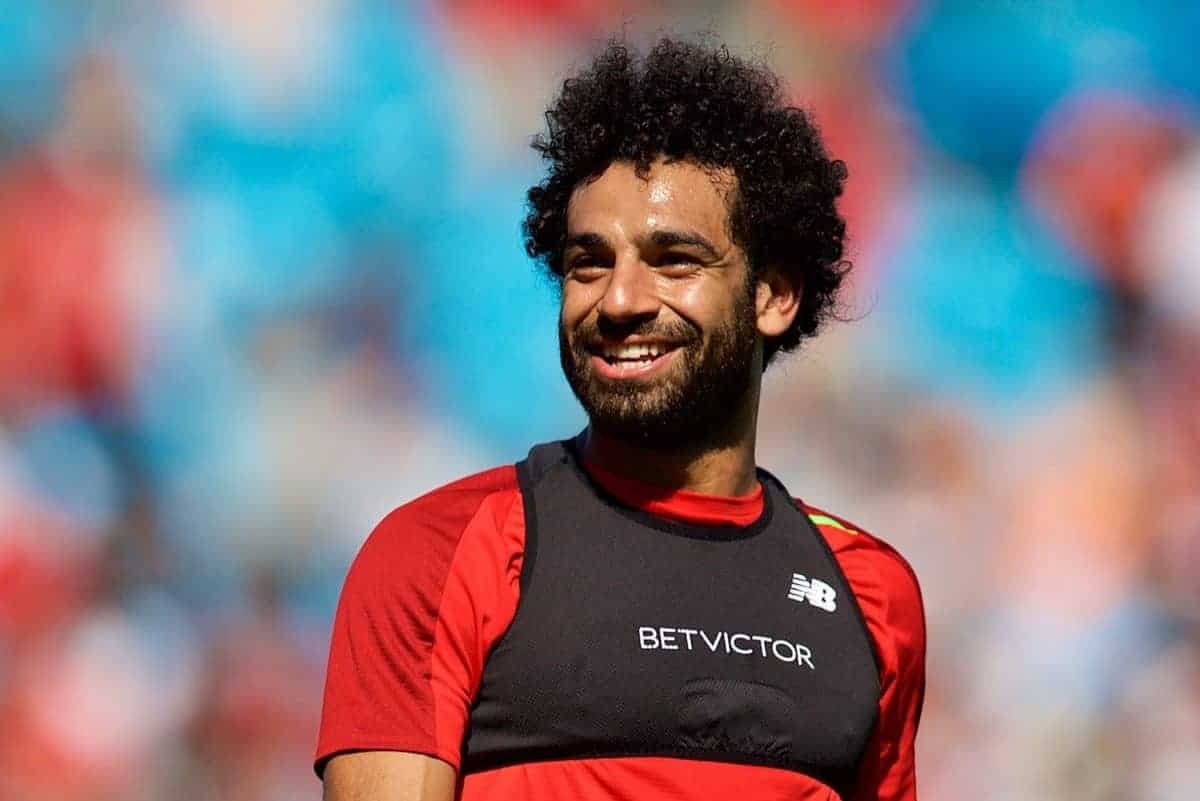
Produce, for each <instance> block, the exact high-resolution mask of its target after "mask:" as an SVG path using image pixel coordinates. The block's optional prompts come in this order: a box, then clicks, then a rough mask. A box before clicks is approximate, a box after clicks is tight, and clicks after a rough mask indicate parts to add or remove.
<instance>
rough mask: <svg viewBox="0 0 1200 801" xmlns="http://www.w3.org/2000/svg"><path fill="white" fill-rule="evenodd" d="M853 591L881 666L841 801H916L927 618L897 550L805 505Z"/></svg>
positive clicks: (913, 577)
mask: <svg viewBox="0 0 1200 801" xmlns="http://www.w3.org/2000/svg"><path fill="white" fill-rule="evenodd" d="M802 508H804V509H805V510H806V511H807V512H808V514H809V517H810V518H811V519H812V520H813V522H814V524H816V525H817V527H818V529H819V530H820V531H821V534H822V535H823V536H824V537H825V539H826V541H827V542H828V543H829V545H830V548H831V550H832V551H833V553H834V556H835V557H836V558H837V560H838V564H839V566H840V567H841V568H842V572H843V573H844V574H845V576H846V579H847V581H848V582H849V583H850V586H851V588H852V589H853V590H854V597H855V599H856V600H857V602H858V605H859V608H860V609H861V610H862V613H863V619H864V621H865V622H866V624H867V630H868V632H869V634H870V636H871V640H872V643H873V645H874V647H875V655H876V657H877V661H878V664H879V683H880V700H879V718H878V722H877V723H876V726H875V731H874V732H873V733H872V735H871V739H870V740H869V741H868V743H867V747H866V750H865V751H864V752H863V757H862V761H861V762H860V765H859V774H858V780H857V781H856V783H855V789H854V791H853V793H852V794H851V795H850V796H849V798H847V800H846V801H916V798H917V776H916V758H915V747H916V737H917V726H918V724H919V723H920V720H921V707H922V704H923V703H924V699H925V611H924V607H923V605H922V601H921V588H920V585H919V584H918V582H917V577H916V574H915V573H914V572H913V570H912V568H911V567H910V566H909V564H908V562H907V561H905V559H904V557H902V556H901V555H900V554H899V553H898V552H897V551H896V550H895V549H893V548H892V547H891V546H889V545H888V544H887V543H885V542H884V541H883V540H881V539H879V538H878V537H875V536H873V535H871V534H869V533H867V532H865V531H863V530H862V529H861V528H859V527H857V526H855V525H854V524H852V523H850V522H848V521H846V520H844V519H842V518H839V517H835V516H833V515H829V514H828V513H826V512H824V511H822V510H820V509H817V508H816V507H812V506H807V505H804V506H803V507H802Z"/></svg>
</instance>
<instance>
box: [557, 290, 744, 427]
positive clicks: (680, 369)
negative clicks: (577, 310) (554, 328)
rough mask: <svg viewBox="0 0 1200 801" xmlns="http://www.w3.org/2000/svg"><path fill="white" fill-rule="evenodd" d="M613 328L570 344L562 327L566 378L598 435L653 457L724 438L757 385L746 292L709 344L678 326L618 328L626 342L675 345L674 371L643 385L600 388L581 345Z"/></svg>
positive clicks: (581, 333) (586, 333) (585, 332)
mask: <svg viewBox="0 0 1200 801" xmlns="http://www.w3.org/2000/svg"><path fill="white" fill-rule="evenodd" d="M612 327H613V326H612V325H611V324H609V325H606V324H605V323H604V322H600V323H599V324H587V323H585V324H582V325H580V326H579V328H578V329H576V331H575V332H574V336H573V337H572V336H570V335H569V334H568V332H567V331H566V330H565V329H564V327H563V325H562V324H561V322H560V324H559V330H558V350H559V359H560V360H561V362H562V368H563V372H564V373H565V374H566V377H567V383H569V384H570V385H571V390H572V391H573V392H574V393H575V397H576V398H578V399H579V402H580V404H582V406H583V409H584V411H586V412H587V415H588V419H589V421H590V423H591V426H592V428H593V429H595V430H596V431H599V432H600V433H603V434H605V435H608V436H611V437H613V438H615V439H618V440H621V441H624V442H627V443H629V444H631V445H637V446H641V447H646V448H652V449H654V450H674V449H679V448H689V449H691V448H703V447H704V446H705V445H706V444H714V443H716V442H719V441H721V440H722V439H723V437H725V436H727V435H728V434H729V433H730V430H731V423H732V421H733V419H734V418H735V417H736V416H737V415H738V414H739V413H740V412H741V411H742V405H743V400H744V398H745V396H746V394H747V393H748V392H749V391H750V388H751V387H752V386H753V383H754V370H755V365H756V360H755V349H756V347H757V344H758V330H757V328H756V327H755V309H754V302H753V299H752V296H751V295H750V293H749V292H747V293H744V294H742V295H740V300H739V302H737V303H736V304H735V308H734V310H733V314H732V315H731V316H730V318H729V319H728V320H726V321H725V322H724V323H722V324H721V326H720V327H718V328H716V329H714V330H713V332H712V334H711V335H710V336H709V337H708V339H707V340H705V339H704V337H703V334H702V332H701V331H700V329H699V328H698V327H696V326H695V325H693V324H691V323H689V322H687V321H684V320H675V321H671V322H665V323H655V322H654V321H650V322H647V323H645V324H642V325H638V326H632V327H625V328H622V329H621V331H620V334H621V335H623V336H642V337H650V338H654V339H661V340H664V341H666V342H672V343H679V344H678V347H677V349H676V350H677V352H676V353H675V354H674V356H672V357H671V358H673V359H674V360H675V361H676V362H677V363H676V364H672V365H668V366H667V368H666V369H665V370H664V371H663V374H661V375H657V376H654V377H653V378H652V379H651V380H649V381H645V382H640V381H637V380H630V381H620V382H612V381H604V380H602V379H600V378H599V377H597V376H596V374H595V373H594V371H593V370H592V366H591V357H592V354H591V353H590V352H589V351H588V350H587V348H586V343H587V342H589V341H591V340H593V339H594V338H598V337H599V336H600V335H601V332H602V331H604V330H605V329H606V328H612Z"/></svg>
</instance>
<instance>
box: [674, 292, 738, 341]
mask: <svg viewBox="0 0 1200 801" xmlns="http://www.w3.org/2000/svg"><path fill="white" fill-rule="evenodd" d="M662 297H663V302H664V303H665V304H666V305H667V306H669V307H670V308H671V310H672V311H674V312H675V314H677V315H678V316H680V317H682V318H684V319H685V320H688V321H690V322H691V323H693V324H694V325H697V326H699V327H700V328H702V329H705V330H708V329H711V328H714V327H716V326H719V325H720V324H721V323H722V322H724V321H725V319H726V318H727V317H728V316H729V315H730V314H732V313H733V305H732V301H733V294H732V291H731V290H730V288H729V287H727V286H725V285H724V283H723V282H719V281H713V280H700V281H688V282H677V283H676V284H675V285H673V286H669V287H666V288H665V289H664V292H663V295H662Z"/></svg>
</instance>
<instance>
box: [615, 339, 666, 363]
mask: <svg viewBox="0 0 1200 801" xmlns="http://www.w3.org/2000/svg"><path fill="white" fill-rule="evenodd" d="M666 352H667V346H666V345H663V344H660V343H657V342H653V343H648V344H637V345H605V346H604V358H606V359H645V358H651V359H653V358H656V357H658V356H661V355H662V354H664V353H666Z"/></svg>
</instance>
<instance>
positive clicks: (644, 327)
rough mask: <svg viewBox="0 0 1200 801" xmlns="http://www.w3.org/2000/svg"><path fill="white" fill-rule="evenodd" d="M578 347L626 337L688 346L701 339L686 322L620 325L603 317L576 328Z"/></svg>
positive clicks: (575, 338)
mask: <svg viewBox="0 0 1200 801" xmlns="http://www.w3.org/2000/svg"><path fill="white" fill-rule="evenodd" d="M574 333H575V336H574V340H575V344H576V347H582V346H583V345H584V344H585V343H587V342H592V341H595V340H597V339H607V340H612V339H624V338H626V337H643V338H645V339H661V340H663V341H666V342H675V343H678V344H680V345H687V344H689V343H691V342H693V341H696V340H698V339H700V331H699V329H698V328H697V327H696V326H694V325H692V324H691V323H688V322H687V321H685V320H671V321H668V322H654V321H651V320H635V321H633V322H630V323H619V322H614V321H612V320H609V319H607V318H604V317H601V318H599V319H598V320H597V321H596V322H589V323H581V324H580V325H579V326H577V327H576V328H575V332H574Z"/></svg>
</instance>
